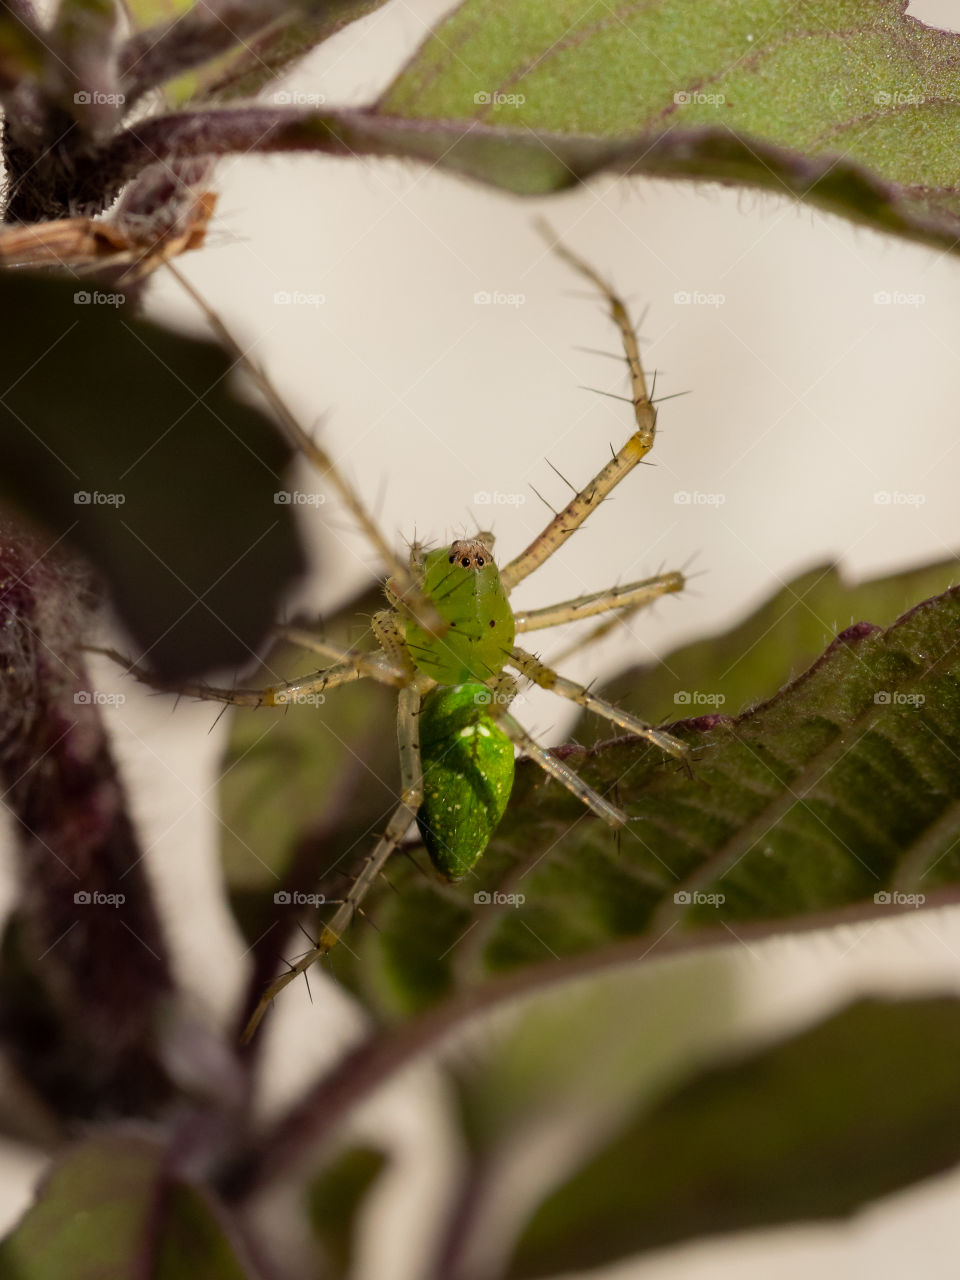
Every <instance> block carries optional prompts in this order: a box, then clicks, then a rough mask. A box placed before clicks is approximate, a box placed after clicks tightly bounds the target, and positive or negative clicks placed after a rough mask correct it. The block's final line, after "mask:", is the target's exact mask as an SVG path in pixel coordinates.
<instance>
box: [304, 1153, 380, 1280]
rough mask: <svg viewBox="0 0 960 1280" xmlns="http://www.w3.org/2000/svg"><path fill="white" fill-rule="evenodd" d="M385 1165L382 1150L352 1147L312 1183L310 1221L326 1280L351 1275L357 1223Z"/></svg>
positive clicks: (338, 1279)
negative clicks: (321, 1258)
mask: <svg viewBox="0 0 960 1280" xmlns="http://www.w3.org/2000/svg"><path fill="white" fill-rule="evenodd" d="M386 1164H387V1157H386V1156H385V1155H384V1153H383V1152H382V1151H380V1150H379V1149H376V1148H373V1147H351V1148H350V1150H348V1151H344V1152H341V1153H340V1155H338V1156H337V1158H336V1159H335V1160H334V1161H333V1163H332V1164H330V1165H329V1166H328V1167H327V1168H325V1169H324V1170H322V1172H321V1173H319V1174H317V1175H316V1177H315V1178H313V1180H312V1181H311V1183H310V1187H309V1214H310V1222H311V1225H312V1227H313V1231H314V1234H315V1236H316V1237H317V1239H318V1241H319V1242H320V1245H321V1248H322V1251H323V1260H324V1267H323V1272H322V1274H323V1276H324V1277H325V1278H326V1277H329V1280H340V1278H341V1277H342V1278H343V1280H346V1277H347V1276H349V1275H350V1274H351V1268H352V1265H353V1255H354V1245H355V1242H356V1233H357V1221H358V1218H359V1215H360V1212H361V1210H362V1209H363V1206H364V1203H365V1201H366V1197H367V1193H368V1192H369V1191H370V1189H371V1187H372V1186H373V1185H374V1184H375V1183H376V1181H377V1179H378V1178H379V1177H380V1175H381V1173H382V1172H383V1170H384V1168H385V1166H386Z"/></svg>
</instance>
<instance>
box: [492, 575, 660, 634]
mask: <svg viewBox="0 0 960 1280" xmlns="http://www.w3.org/2000/svg"><path fill="white" fill-rule="evenodd" d="M683 587H684V577H683V574H682V573H677V572H674V573H662V574H657V576H656V577H654V578H645V579H644V580H643V581H642V582H630V583H627V585H626V586H623V587H608V588H607V590H606V591H594V592H592V593H591V594H590V595H583V596H577V597H576V598H575V599H573V600H564V601H562V602H561V603H560V604H554V605H548V606H547V607H546V608H543V609H526V610H519V611H518V612H517V613H515V614H514V615H513V616H514V621H515V624H516V630H517V632H518V633H519V632H521V631H541V630H543V629H544V628H546V627H558V626H560V625H561V623H564V622H578V621H580V619H581V618H594V617H596V615H597V614H599V613H610V612H611V611H612V610H615V609H618V610H623V611H626V610H629V611H630V612H631V613H632V612H634V611H635V610H637V609H643V608H645V607H646V606H647V605H650V604H653V602H654V601H655V600H659V599H660V597H661V596H665V595H669V594H671V593H672V592H675V591H682V590H683Z"/></svg>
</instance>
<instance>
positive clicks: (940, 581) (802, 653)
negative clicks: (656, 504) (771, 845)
mask: <svg viewBox="0 0 960 1280" xmlns="http://www.w3.org/2000/svg"><path fill="white" fill-rule="evenodd" d="M958 576H960V573H958V563H957V560H956V558H951V559H949V560H941V561H939V562H938V563H936V564H930V565H922V566H920V567H919V568H915V569H906V570H904V571H903V572H902V573H893V574H889V575H887V576H885V577H882V578H873V579H870V580H869V581H867V582H860V583H857V584H856V585H852V584H850V583H848V582H846V581H845V580H844V578H843V575H842V573H841V570H840V569H839V568H838V567H837V565H833V564H822V565H817V566H816V568H813V569H809V570H807V571H806V572H805V573H801V574H799V575H798V576H797V577H796V578H794V579H793V581H792V582H788V583H787V585H786V586H785V587H783V588H782V590H780V591H777V592H776V593H775V594H774V595H772V596H771V597H770V598H769V599H768V600H766V601H764V603H763V604H762V605H760V607H759V608H758V609H756V610H755V611H754V612H753V613H751V614H750V615H749V617H747V618H745V619H744V620H743V622H740V623H738V624H736V625H735V626H733V627H731V628H730V630H729V631H726V632H724V633H723V634H722V635H715V636H709V637H708V638H707V639H705V640H695V641H694V642H693V643H692V644H687V645H683V646H681V648H679V649H674V650H673V651H672V652H671V653H669V654H667V655H666V656H665V657H664V659H663V661H662V662H658V663H655V664H653V663H651V664H649V665H645V666H639V667H631V668H630V669H629V670H627V671H624V672H623V673H622V674H620V675H618V676H617V677H616V678H615V679H614V680H611V681H610V683H609V684H607V685H606V686H605V687H604V688H603V690H602V692H603V696H604V697H605V698H609V699H610V700H611V701H612V702H615V703H616V704H617V705H618V706H621V707H623V708H625V710H627V711H632V712H633V713H634V714H635V715H638V716H641V717H642V718H643V719H645V720H649V721H650V722H651V723H653V724H660V723H661V722H662V721H664V720H675V719H676V718H677V717H678V716H690V715H703V714H705V713H707V712H711V711H722V712H724V713H725V714H726V715H737V714H738V713H739V712H741V711H745V710H746V709H747V707H749V706H750V705H751V704H753V703H756V702H758V701H760V699H761V698H769V697H772V696H773V695H774V694H775V693H776V692H777V690H778V689H780V688H782V686H783V685H785V684H786V683H787V681H788V680H790V679H791V678H792V677H793V676H796V675H799V674H800V672H801V671H803V670H805V669H806V668H807V667H808V666H809V665H810V663H811V662H813V661H814V659H815V658H817V657H818V656H819V655H820V654H821V653H822V652H823V649H824V646H825V645H826V644H829V642H830V640H831V639H832V638H833V636H835V635H836V634H837V632H839V631H842V630H843V628H844V627H848V626H851V625H852V624H853V623H854V622H855V621H857V619H859V618H869V619H870V621H871V622H873V623H875V624H876V625H877V626H889V624H890V623H891V622H893V621H894V620H895V619H896V618H898V617H899V616H900V614H901V613H903V611H904V610H905V609H907V608H908V607H909V606H910V604H911V603H913V602H914V601H916V600H926V599H927V598H928V597H930V596H933V595H937V594H939V593H940V592H941V591H946V590H947V588H948V587H951V586H953V584H954V583H955V582H956V581H957V578H958ZM605 736H606V734H605V732H604V730H603V728H602V727H601V726H600V725H598V723H597V720H596V718H595V717H593V716H582V717H581V719H580V720H579V721H578V723H577V725H576V727H575V728H574V730H573V733H572V734H571V737H572V738H573V739H574V740H575V741H577V742H582V741H589V742H593V741H596V740H598V739H599V738H602V737H605Z"/></svg>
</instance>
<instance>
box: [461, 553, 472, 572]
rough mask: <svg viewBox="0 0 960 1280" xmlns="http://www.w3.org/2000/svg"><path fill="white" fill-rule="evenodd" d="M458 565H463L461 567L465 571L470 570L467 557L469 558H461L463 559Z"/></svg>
mask: <svg viewBox="0 0 960 1280" xmlns="http://www.w3.org/2000/svg"><path fill="white" fill-rule="evenodd" d="M460 563H461V564H462V565H463V567H464V568H465V569H469V568H470V557H469V556H464V557H463V559H462V560H461V561H460Z"/></svg>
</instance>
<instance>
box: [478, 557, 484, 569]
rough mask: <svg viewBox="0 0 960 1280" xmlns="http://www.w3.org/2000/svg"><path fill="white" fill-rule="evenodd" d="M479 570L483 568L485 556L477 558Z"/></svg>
mask: <svg viewBox="0 0 960 1280" xmlns="http://www.w3.org/2000/svg"><path fill="white" fill-rule="evenodd" d="M477 568H478V569H482V568H483V556H477Z"/></svg>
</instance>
